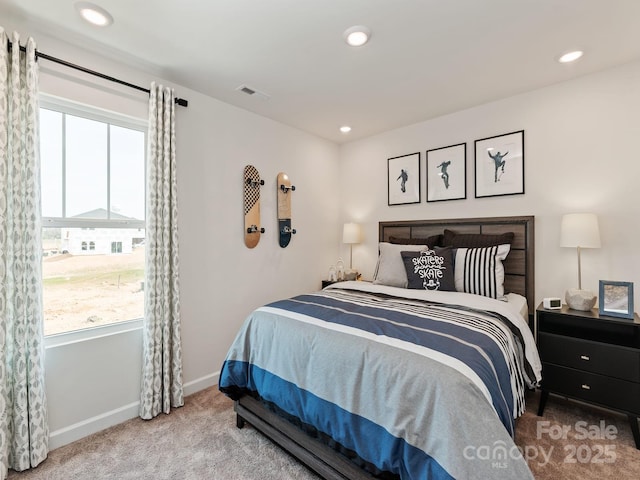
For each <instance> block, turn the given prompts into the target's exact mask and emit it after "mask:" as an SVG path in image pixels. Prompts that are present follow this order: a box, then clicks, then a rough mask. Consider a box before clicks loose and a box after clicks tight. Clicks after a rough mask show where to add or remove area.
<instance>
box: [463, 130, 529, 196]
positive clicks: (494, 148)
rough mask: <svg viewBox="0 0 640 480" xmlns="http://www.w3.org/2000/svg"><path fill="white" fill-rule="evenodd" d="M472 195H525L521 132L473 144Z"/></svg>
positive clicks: (488, 138)
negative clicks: (473, 179) (473, 190)
mask: <svg viewBox="0 0 640 480" xmlns="http://www.w3.org/2000/svg"><path fill="white" fill-rule="evenodd" d="M474 167H475V168H474V178H475V196H476V198H482V197H496V196H503V195H522V194H524V130H518V131H515V132H510V133H504V134H502V135H495V136H493V137H487V138H481V139H479V140H476V141H475V166H474Z"/></svg>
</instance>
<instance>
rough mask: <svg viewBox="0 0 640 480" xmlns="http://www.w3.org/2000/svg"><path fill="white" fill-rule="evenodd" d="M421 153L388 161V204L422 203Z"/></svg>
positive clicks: (392, 158)
mask: <svg viewBox="0 0 640 480" xmlns="http://www.w3.org/2000/svg"><path fill="white" fill-rule="evenodd" d="M420 167H421V162H420V152H416V153H409V154H407V155H400V156H399V157H391V158H389V159H387V204H388V205H389V206H392V205H407V204H411V203H420V198H421V190H420V183H421V182H420V179H421V178H422V177H421V168H420Z"/></svg>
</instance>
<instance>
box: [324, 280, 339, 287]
mask: <svg viewBox="0 0 640 480" xmlns="http://www.w3.org/2000/svg"><path fill="white" fill-rule="evenodd" d="M340 281H341V280H322V288H324V287H328V286H329V285H332V284H334V283H337V282H340Z"/></svg>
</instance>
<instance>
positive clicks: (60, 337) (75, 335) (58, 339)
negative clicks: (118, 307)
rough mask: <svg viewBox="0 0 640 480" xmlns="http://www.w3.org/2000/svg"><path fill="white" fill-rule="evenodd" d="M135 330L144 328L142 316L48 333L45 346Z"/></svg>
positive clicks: (55, 345) (49, 346) (66, 343)
mask: <svg viewBox="0 0 640 480" xmlns="http://www.w3.org/2000/svg"><path fill="white" fill-rule="evenodd" d="M135 330H142V318H138V319H136V320H127V321H124V322H118V323H112V324H109V325H99V326H97V327H90V328H83V329H82V330H73V331H70V332H63V333H55V334H53V335H47V336H45V337H44V348H45V349H46V348H54V347H60V346H63V345H69V344H72V343H78V342H85V341H88V340H95V339H97V338H101V337H109V336H111V335H120V334H122V333H126V332H131V331H135Z"/></svg>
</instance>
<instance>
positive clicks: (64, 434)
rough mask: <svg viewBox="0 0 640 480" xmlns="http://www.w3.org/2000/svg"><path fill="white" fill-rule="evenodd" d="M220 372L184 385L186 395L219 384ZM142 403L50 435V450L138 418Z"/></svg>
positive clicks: (134, 403) (93, 418) (61, 429)
mask: <svg viewBox="0 0 640 480" xmlns="http://www.w3.org/2000/svg"><path fill="white" fill-rule="evenodd" d="M219 378H220V372H214V373H211V374H209V375H205V376H204V377H200V378H196V379H195V380H192V381H190V382H187V383H185V384H184V385H183V387H182V388H183V390H184V395H185V396H187V395H191V394H193V393H196V392H199V391H200V390H204V389H205V388H209V387H212V386H214V385H217V384H218V380H219ZM139 409H140V402H133V403H130V404H128V405H125V406H123V407H120V408H116V409H115V410H111V411H109V412H105V413H102V414H100V415H96V416H95V417H91V418H88V419H86V420H83V421H81V422H78V423H74V424H73V425H69V426H68V427H64V428H60V429H58V430H55V431H53V432H51V433H50V434H49V449H50V450H53V449H55V448H59V447H62V446H64V445H67V444H69V443H71V442H75V441H76V440H80V439H81V438H84V437H86V436H88V435H91V434H94V433H97V432H99V431H101V430H104V429H105V428H109V427H112V426H114V425H117V424H119V423H122V422H126V421H127V420H130V419H132V418H135V417H137V416H138V412H139Z"/></svg>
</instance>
